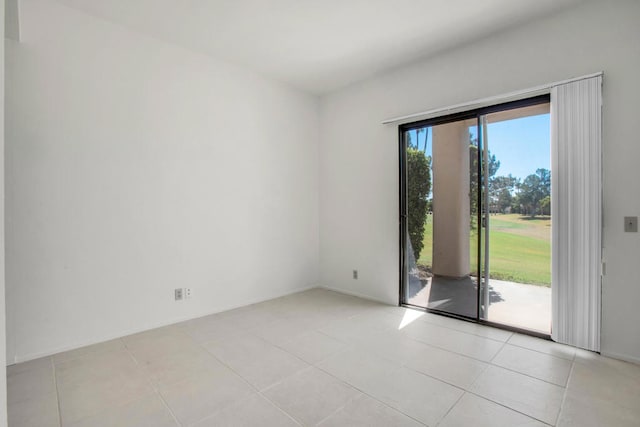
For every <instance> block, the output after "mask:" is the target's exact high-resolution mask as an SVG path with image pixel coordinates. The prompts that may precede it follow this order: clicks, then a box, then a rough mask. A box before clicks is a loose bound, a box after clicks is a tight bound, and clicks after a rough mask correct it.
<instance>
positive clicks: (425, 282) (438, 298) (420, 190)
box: [404, 117, 480, 319]
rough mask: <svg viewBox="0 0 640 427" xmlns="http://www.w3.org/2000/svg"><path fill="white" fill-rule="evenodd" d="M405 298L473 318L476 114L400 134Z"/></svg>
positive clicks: (475, 298)
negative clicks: (404, 211)
mask: <svg viewBox="0 0 640 427" xmlns="http://www.w3.org/2000/svg"><path fill="white" fill-rule="evenodd" d="M404 143H405V147H404V149H405V151H404V153H405V156H406V158H405V159H406V174H407V179H406V204H407V215H406V218H405V220H406V225H407V226H406V236H405V254H406V257H405V272H404V274H405V277H406V283H407V286H405V293H406V294H405V295H404V300H405V301H406V302H407V303H408V304H411V305H415V306H419V307H425V308H429V309H432V310H439V311H444V312H447V313H451V314H455V315H459V316H464V317H470V318H474V319H475V318H477V316H478V304H477V297H478V287H477V277H478V268H477V267H478V259H477V257H478V254H479V252H478V247H477V238H478V216H477V212H478V206H479V204H478V198H477V195H478V193H479V186H478V177H479V176H480V175H479V163H478V161H479V157H478V155H479V154H478V130H477V118H475V117H471V118H469V119H464V120H457V121H449V122H447V123H443V124H436V125H433V126H425V127H421V128H416V129H411V130H408V131H406V132H405V133H404Z"/></svg>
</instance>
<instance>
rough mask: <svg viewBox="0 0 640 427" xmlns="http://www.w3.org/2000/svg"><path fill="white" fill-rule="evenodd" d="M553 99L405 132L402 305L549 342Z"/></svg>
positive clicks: (479, 112)
mask: <svg viewBox="0 0 640 427" xmlns="http://www.w3.org/2000/svg"><path fill="white" fill-rule="evenodd" d="M549 134H550V131H549V98H548V97H538V98H533V99H530V100H525V101H519V102H516V103H510V104H504V105H500V106H495V107H488V108H484V109H481V110H475V111H471V112H467V113H463V114H457V115H455V116H447V117H439V118H435V119H430V120H425V121H422V122H416V123H411V124H408V125H403V126H401V128H400V137H401V147H400V148H401V149H400V153H401V169H400V171H401V175H400V178H401V179H400V181H401V189H400V190H401V197H400V199H401V205H400V210H401V246H402V251H401V278H402V280H401V282H402V283H401V300H402V302H403V303H404V304H407V305H411V306H417V307H423V308H426V309H429V310H433V311H437V312H442V313H446V314H450V315H455V316H461V317H464V318H468V319H472V320H476V321H485V322H492V323H498V324H502V325H507V326H511V327H516V328H522V329H526V330H531V331H534V332H538V333H542V334H549V332H550V318H551V312H550V310H551V292H550V282H551V270H550V269H551V258H550V256H551V253H550V249H551V241H550V238H551V234H550V230H551V228H550V227H551V218H550V215H549V213H550V161H549V153H550V148H549Z"/></svg>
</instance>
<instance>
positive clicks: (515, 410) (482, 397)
mask: <svg viewBox="0 0 640 427" xmlns="http://www.w3.org/2000/svg"><path fill="white" fill-rule="evenodd" d="M467 393H469V394H472V395H474V396H476V397H479V398H480V399H484V400H488V401H489V402H492V403H495V404H496V405H498V406H502V407H503V408H506V409H508V410H510V411H513V412H517V413H518V414H520V415H524V416H525V417H528V418H531V419H532V420H536V421H538V422H541V423H542V424H544V425H546V426H552V427H553V426H554V425H555V424H549V423H548V422H546V421H542V420H541V419H539V418H536V417H534V416H532V415H529V414H525V413H524V412H522V411H520V410H518V409H515V408H512V407H510V406H507V405H505V404H504V403H501V402H498V401H495V400H493V399H491V398H490V397H487V396H482V395H480V394H478V393H476V392H474V391H467Z"/></svg>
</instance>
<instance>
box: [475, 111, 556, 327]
mask: <svg viewBox="0 0 640 427" xmlns="http://www.w3.org/2000/svg"><path fill="white" fill-rule="evenodd" d="M549 120H550V118H549V104H548V103H543V104H537V105H532V106H527V107H523V108H517V109H510V110H503V111H498V112H493V113H489V114H486V115H482V116H481V117H480V123H481V125H480V131H481V133H482V136H481V140H482V141H483V165H482V170H483V179H482V187H483V188H482V196H481V200H482V216H483V224H484V238H485V240H484V242H483V245H482V249H483V252H484V253H485V257H484V260H483V265H482V278H483V280H482V281H481V292H480V318H481V319H484V320H488V321H490V322H492V323H499V324H504V325H509V326H514V327H518V328H523V329H527V330H531V331H536V332H541V333H544V334H549V333H550V332H551V215H550V214H551V209H550V208H551V206H550V196H551V172H550V137H549V135H550V125H549Z"/></svg>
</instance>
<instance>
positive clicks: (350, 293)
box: [318, 285, 398, 306]
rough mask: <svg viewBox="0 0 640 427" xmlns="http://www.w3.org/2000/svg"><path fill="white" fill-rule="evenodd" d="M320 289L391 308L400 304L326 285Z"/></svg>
mask: <svg viewBox="0 0 640 427" xmlns="http://www.w3.org/2000/svg"><path fill="white" fill-rule="evenodd" d="M318 287H319V288H322V289H326V290H328V291H333V292H338V293H340V294H345V295H351V296H352V297H358V298H362V299H366V300H369V301H375V302H379V303H381V304H384V305H390V306H397V305H398V304H391V303H390V302H389V301H384V300H383V299H380V298H375V297H372V296H371V295H365V294H360V293H358V292H350V291H345V290H344V289H339V288H332V287H331V286H325V285H320V286H318Z"/></svg>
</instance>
